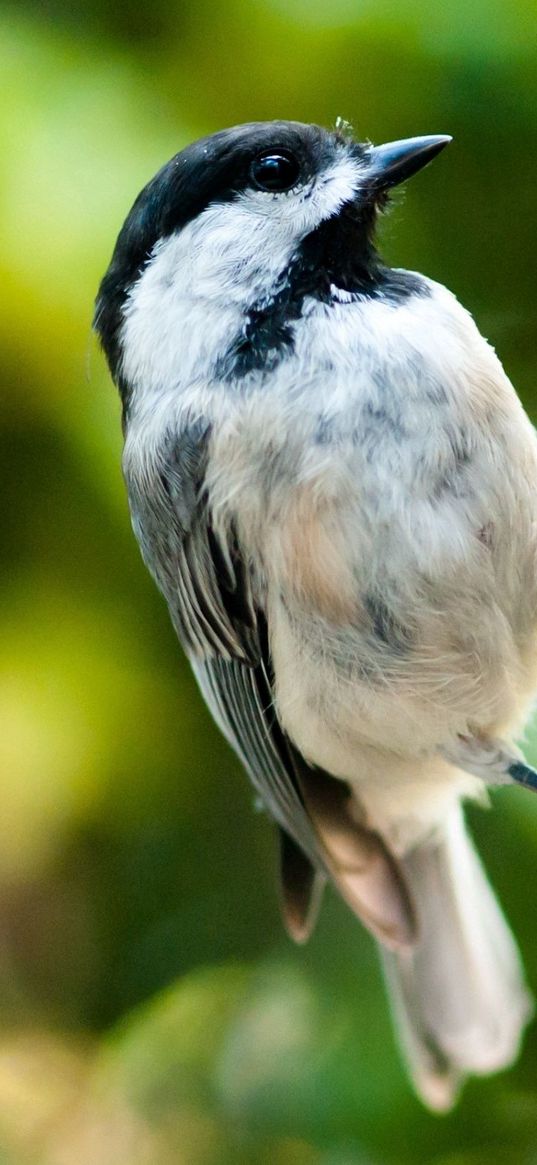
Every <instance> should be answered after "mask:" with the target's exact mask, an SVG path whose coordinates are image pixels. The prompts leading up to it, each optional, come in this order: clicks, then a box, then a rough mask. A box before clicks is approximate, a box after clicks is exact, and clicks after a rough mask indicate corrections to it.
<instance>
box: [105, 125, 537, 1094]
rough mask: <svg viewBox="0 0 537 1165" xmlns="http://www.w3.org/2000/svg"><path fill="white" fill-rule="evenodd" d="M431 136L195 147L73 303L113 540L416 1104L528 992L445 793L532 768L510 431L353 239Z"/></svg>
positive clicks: (520, 536)
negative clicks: (360, 980) (112, 415)
mask: <svg viewBox="0 0 537 1165" xmlns="http://www.w3.org/2000/svg"><path fill="white" fill-rule="evenodd" d="M449 140H450V139H449V138H448V137H421V138H412V139H410V140H408V141H400V142H393V143H391V144H389V145H384V146H377V147H373V146H371V145H363V144H359V143H357V142H355V141H353V140H352V138H351V135H350V133H349V131H348V129H347V128H346V127H345V126H340V127H339V128H338V129H337V130H336V132H328V131H326V130H324V129H321V128H319V127H318V126H313V125H302V124H299V123H297V122H287V121H274V122H267V123H252V124H248V125H243V126H237V127H235V128H233V129H228V130H224V131H223V132H221V133H217V134H215V135H214V136H212V137H208V138H205V139H203V140H202V141H198V142H195V143H194V144H193V145H191V146H189V147H188V148H187V149H185V150H183V151H182V152H181V153H179V154H177V156H176V157H174V158H172V160H171V161H170V162H169V163H168V164H167V165H166V166H164V167H163V169H162V170H160V171H159V173H158V174H157V175H156V177H155V178H154V179H153V180H152V181H151V182H150V183H149V184H148V185H147V186H146V187H145V189H144V190H143V191H142V193H141V194H140V196H139V197H138V199H137V200H136V202H135V203H134V206H133V208H132V210H131V211H130V214H129V215H128V217H127V219H126V222H125V224H124V226H123V228H122V230H121V233H120V235H119V238H118V241H117V244H116V248H115V251H114V254H113V257H112V261H111V263H110V266H109V268H108V271H107V273H106V275H105V276H104V279H103V281H102V283H101V287H100V290H99V295H98V299H97V310H96V316H95V327H96V329H97V332H98V334H99V336H100V339H101V342H102V345H103V347H104V350H105V352H106V355H107V358H108V362H109V365H110V369H111V372H112V376H113V378H114V380H115V381H116V384H117V385H118V388H119V390H120V393H121V396H122V400H123V410H124V427H125V453H124V472H125V477H126V482H127V487H128V493H129V499H130V506H131V511H132V520H133V525H134V530H135V533H136V537H137V538H138V541H139V543H140V546H141V550H142V554H143V556H144V559H145V562H146V564H147V566H148V567H149V570H150V571H151V573H152V574H153V576H154V578H155V580H156V582H157V584H158V586H159V587H160V589H161V591H162V592H163V594H164V596H165V598H166V601H167V603H168V606H169V609H170V613H171V617H172V621H173V624H174V626H175V629H176V631H177V633H178V635H179V638H180V639H181V642H182V643H183V645H184V647H185V650H186V651H187V653H188V656H189V658H190V661H191V664H192V667H193V669H194V672H195V674H196V677H197V680H198V682H199V685H200V687H201V690H202V692H203V695H204V696H205V699H206V701H207V703H208V705H209V708H210V709H211V711H212V713H213V716H214V718H215V720H216V721H217V723H218V724H219V726H220V728H221V729H222V731H223V733H224V734H225V736H226V737H227V739H228V741H229V742H230V744H231V745H232V747H233V748H234V749H235V751H236V752H237V753H238V755H239V757H240V759H241V761H242V763H243V765H244V767H245V768H246V770H247V772H248V773H249V776H250V778H251V780H252V782H253V784H254V786H255V788H256V790H257V793H258V795H259V797H260V799H261V801H262V802H263V804H264V805H265V807H266V809H267V810H268V812H269V814H270V815H271V816H272V817H273V818H274V820H275V822H276V823H277V826H278V830H279V837H280V857H281V861H280V868H281V884H282V909H283V916H284V919H285V922H286V925H287V928H288V930H289V932H290V934H291V935H292V936H293V937H294V938H295V939H297V940H298V941H301V940H304V939H305V938H307V936H308V934H309V933H310V931H311V929H312V927H313V925H314V922H315V917H316V913H317V907H318V904H319V898H320V892H321V890H322V887H323V885H324V883H325V881H326V880H327V879H329V880H331V881H332V882H333V883H334V884H335V885H336V886H337V888H338V890H339V892H340V894H341V895H342V897H343V898H344V899H345V901H346V902H347V903H348V904H349V906H350V907H351V909H352V910H353V911H354V912H355V914H356V915H357V916H358V917H359V918H360V919H361V921H362V922H363V923H364V924H365V925H366V926H367V927H368V928H369V930H370V931H372V933H373V934H374V935H375V937H376V938H377V939H378V941H379V943H380V947H381V950H382V953H383V962H384V966H385V971H386V977H387V981H388V983H389V987H390V990H391V995H392V1001H393V1007H394V1014H395V1017H396V1020H397V1026H398V1030H399V1036H400V1040H401V1044H402V1047H403V1050H404V1052H405V1055H406V1057H407V1060H408V1063H409V1067H410V1072H411V1074H412V1077H413V1080H414V1084H415V1087H416V1089H417V1091H418V1093H419V1094H420V1095H421V1097H422V1098H423V1100H424V1101H425V1103H426V1104H428V1105H429V1106H431V1107H432V1108H437V1109H445V1108H448V1107H449V1106H450V1105H451V1104H452V1103H453V1100H454V1098H455V1096H456V1094H457V1090H458V1087H459V1084H460V1082H461V1081H462V1079H463V1078H464V1076H465V1075H466V1074H467V1073H477V1074H485V1073H489V1072H494V1071H496V1070H497V1069H500V1068H502V1067H503V1066H505V1065H507V1064H509V1063H510V1062H511V1061H512V1060H513V1058H514V1056H515V1055H516V1053H517V1049H518V1045H519V1040H520V1035H521V1031H522V1029H523V1027H524V1024H525V1023H526V1021H527V1019H528V1017H529V1015H530V1013H531V1002H530V998H529V995H528V992H527V990H526V988H525V986H524V980H523V973H522V969H521V964H520V959H519V955H518V952H517V948H516V945H515V942H514V939H513V937H512V935H511V932H510V930H509V928H508V926H507V924H506V922H505V920H504V918H503V916H502V913H501V911H500V908H499V906H498V904H497V902H496V900H495V897H494V894H493V892H492V890H491V888H490V886H489V884H488V882H487V880H486V878H485V875H484V873H483V870H482V868H481V865H480V863H479V860H478V858H477V856H476V854H475V852H474V849H473V848H472V845H471V842H470V841H469V839H468V837H467V835H466V832H465V827H464V822H463V816H462V811H461V801H462V800H463V799H464V798H475V799H478V800H479V799H480V798H481V797H482V793H483V791H484V789H485V785H486V784H487V783H493V784H498V783H510V782H511V783H512V782H513V781H522V782H523V783H528V784H532V783H535V774H534V773H533V772H532V770H530V769H529V768H528V767H527V766H526V765H525V764H524V762H523V760H522V758H521V756H520V754H519V753H518V751H517V749H516V746H515V745H514V744H513V737H514V736H516V734H517V733H519V732H520V730H521V727H522V725H523V724H524V720H525V718H526V716H527V713H528V709H529V704H530V700H531V696H532V694H533V693H534V692H535V691H536V689H537V639H536V634H537V440H536V436H535V433H534V430H533V428H532V426H531V424H530V422H529V420H528V419H527V417H526V415H525V413H524V412H523V409H522V407H521V405H520V403H519V400H518V398H517V396H516V395H515V392H514V390H513V388H512V386H511V384H510V383H509V381H508V380H507V378H506V376H505V375H504V372H503V371H502V368H501V365H500V363H499V362H498V360H497V358H496V356H495V354H494V352H493V350H492V348H491V347H489V345H488V344H487V343H486V341H485V340H484V339H482V337H481V336H480V335H479V333H478V331H477V329H476V327H475V325H474V323H473V322H472V319H471V318H470V316H469V315H468V313H467V312H466V311H465V310H464V309H463V308H462V307H460V306H459V304H458V303H457V301H456V299H455V298H454V296H453V295H451V294H450V292H448V291H447V290H446V289H445V288H444V287H442V286H440V285H439V284H437V283H434V282H433V281H432V280H430V279H427V278H425V277H424V276H422V275H418V274H415V273H413V272H409V271H404V270H394V269H392V268H389V267H386V266H385V265H384V264H383V263H382V261H381V259H380V258H379V256H378V254H377V251H376V249H375V244H374V231H375V224H376V219H377V214H378V212H379V210H382V208H383V206H384V204H385V202H386V200H387V197H388V194H389V190H390V188H391V187H393V186H396V185H397V184H398V183H400V182H402V181H403V180H404V179H406V178H408V177H410V176H411V175H412V174H414V173H415V172H416V171H418V170H419V169H421V167H423V166H424V165H426V164H427V163H428V162H429V161H430V160H431V159H432V158H433V157H434V156H435V155H436V154H438V152H439V151H440V150H441V149H442V148H443V147H444V146H445V145H446V143H447V142H448V141H449Z"/></svg>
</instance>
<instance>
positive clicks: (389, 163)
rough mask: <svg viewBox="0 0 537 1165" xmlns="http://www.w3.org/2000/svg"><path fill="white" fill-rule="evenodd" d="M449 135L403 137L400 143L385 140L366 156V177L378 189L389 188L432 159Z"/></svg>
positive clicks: (410, 175) (450, 139)
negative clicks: (384, 143) (367, 157)
mask: <svg viewBox="0 0 537 1165" xmlns="http://www.w3.org/2000/svg"><path fill="white" fill-rule="evenodd" d="M450 141H452V138H450V137H449V135H448V134H438V135H435V136H431V137H423V138H405V140H404V141H401V142H387V143H386V145H385V146H373V148H372V149H371V151H370V155H369V167H368V175H367V176H368V178H369V179H370V180H371V181H373V182H374V184H375V186H376V187H377V189H378V190H388V189H389V188H390V187H391V186H398V185H399V183H400V182H404V181H405V180H406V179H407V178H411V177H412V175H413V174H416V173H417V172H418V170H421V169H422V168H423V166H427V165H428V164H429V162H432V160H433V158H436V155H437V154H439V153H440V150H443V149H444V146H447V144H448V142H450Z"/></svg>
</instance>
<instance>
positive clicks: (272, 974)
mask: <svg viewBox="0 0 537 1165" xmlns="http://www.w3.org/2000/svg"><path fill="white" fill-rule="evenodd" d="M0 40H1V68H0V87H1V90H2V94H1V100H0V141H1V151H0V156H1V162H0V172H1V181H0V202H1V209H0V221H1V231H2V243H1V247H0V298H1V311H0V331H1V346H2V351H3V358H4V359H3V363H4V373H3V388H2V392H1V396H0V445H1V448H0V480H1V499H2V523H1V551H2V558H3V570H2V574H1V580H0V586H1V589H2V599H3V602H2V606H1V628H0V767H1V781H2V787H1V794H0V1165H171V1163H172V1162H173V1163H175V1165H233V1163H237V1165H243V1163H244V1165H250V1163H257V1162H260V1163H261V1165H396V1163H402V1165H404V1163H406V1162H420V1163H421V1162H425V1163H427V1165H429V1163H432V1165H485V1163H486V1165H496V1163H500V1162H501V1163H502V1165H510V1163H512V1165H533V1163H537V1031H536V1029H535V1027H534V1028H533V1029H530V1031H529V1034H528V1037H527V1040H526V1043H525V1048H524V1051H523V1054H522V1056H521V1058H520V1061H519V1063H518V1065H517V1066H516V1067H515V1068H514V1069H513V1070H512V1071H511V1072H509V1073H506V1074H504V1075H503V1076H500V1077H497V1078H496V1079H493V1080H490V1081H486V1082H483V1081H481V1082H473V1083H471V1084H470V1085H469V1086H468V1088H467V1090H466V1092H465V1094H464V1096H463V1099H462V1102H461V1104H460V1106H459V1107H458V1108H457V1109H456V1111H455V1112H454V1113H453V1114H452V1115H451V1116H448V1117H444V1118H438V1117H433V1116H431V1115H428V1114H427V1113H426V1112H424V1111H423V1109H422V1108H421V1107H420V1106H419V1104H418V1102H417V1101H416V1100H415V1099H414V1097H413V1095H412V1093H411V1092H410V1089H409V1087H408V1084H407V1082H406V1080H405V1077H404V1074H403V1071H402V1069H401V1066H400V1063H399V1060H398V1058H397V1054H396V1050H395V1048H394V1043H393V1037H392V1034H391V1029H390V1023H389V1019H388V1015H387V1008H386V1002H385V999H384V996H383V990H382V984H381V981H380V975H379V969H378V966H377V960H376V955H375V952H374V949H373V944H372V942H371V940H370V938H369V937H368V936H367V935H365V934H364V933H363V932H362V931H361V929H360V927H359V926H358V925H357V924H356V922H355V920H354V919H353V918H352V917H351V916H350V914H349V913H348V911H346V909H345V908H344V906H343V905H342V904H341V903H340V902H338V901H336V899H335V897H334V896H333V895H331V894H328V895H327V898H326V902H325V906H324V910H323V914H322V918H321V921H320V925H319V927H318V930H317V933H316V934H315V936H314V938H313V940H312V941H311V943H310V945H309V946H308V947H307V948H305V949H295V948H293V947H292V946H291V944H290V943H289V941H288V940H287V939H286V938H285V936H284V935H283V932H282V929H281V926H280V923H279V919H278V916H277V902H276V894H275V889H274V856H273V852H272V840H273V839H272V831H271V828H270V826H269V824H268V823H267V821H266V820H265V819H264V818H263V817H262V816H260V815H259V814H256V813H255V812H254V809H253V804H252V795H251V792H250V789H249V787H248V785H247V781H246V779H245V777H244V775H243V774H242V773H241V772H240V770H239V766H238V764H237V763H236V761H235V760H234V758H233V756H232V755H231V754H230V753H229V751H228V749H227V747H226V746H225V745H224V743H223V742H222V740H221V739H220V738H219V736H218V734H217V731H216V729H215V728H214V727H213V725H212V723H211V721H210V719H209V716H208V714H207V712H206V711H205V709H204V707H203V706H202V702H201V699H200V697H199V696H198V694H197V692H196V690H195V687H194V684H193V682H192V679H191V678H190V675H189V673H188V669H187V667H186V665H185V661H184V659H183V658H182V656H181V653H180V651H179V648H178V646H177V644H176V642H175V640H174V636H173V634H172V631H171V628H170V626H169V623H168V617H167V613H166V610H165V608H164V605H163V603H162V601H161V600H160V598H159V596H158V594H157V593H156V591H155V589H154V587H153V584H152V583H151V581H150V579H149V577H148V576H147V575H146V573H145V571H144V569H143V567H142V564H141V561H140V559H139V555H138V551H137V548H136V546H135V543H134V539H133V537H132V535H131V532H130V526H129V518H128V514H127V508H126V503H125V497H124V492H123V486H122V481H121V475H120V468H119V463H120V452H121V437H120V418H119V406H118V401H117V399H116V394H115V392H114V389H113V387H112V385H111V383H110V382H109V379H108V376H107V373H106V369H105V367H104V361H103V359H102V357H101V356H100V354H99V352H98V350H97V346H96V344H95V341H94V340H93V339H92V337H91V331H90V321H91V314H92V300H93V297H94V294H95V291H96V287H97V284H98V281H99V278H100V276H101V274H102V272H103V270H104V268H105V266H106V264H107V262H108V259H109V255H110V252H111V248H112V245H113V242H114V239H115V236H116V234H117V231H118V229H119V226H120V224H121V221H122V219H123V217H124V215H125V213H126V212H127V210H128V207H129V206H130V204H131V202H132V200H133V198H134V196H135V195H136V193H137V192H138V190H139V188H140V187H141V186H142V185H143V184H144V183H145V182H146V181H147V180H148V178H149V177H150V176H151V175H152V173H153V172H154V171H155V170H156V168H157V167H158V166H159V165H160V164H161V163H162V162H163V161H165V160H166V159H167V158H168V157H170V156H171V155H172V154H173V153H175V152H176V150H178V149H179V148H181V147H182V146H183V145H185V144H186V143H187V142H188V141H189V140H192V139H193V138H195V137H197V136H199V135H200V134H202V133H207V132H211V131H212V130H216V129H217V128H221V127H222V126H224V125H228V124H232V123H234V122H238V121H244V120H251V119H255V118H273V117H290V118H298V119H301V120H312V121H318V122H321V123H324V124H328V125H331V124H334V121H335V119H336V117H337V116H338V115H341V116H343V117H344V118H346V119H348V120H350V121H352V123H353V124H354V126H355V128H356V131H357V133H358V134H360V135H362V136H363V137H369V138H371V139H373V140H374V141H377V142H379V141H385V140H390V139H393V138H398V137H404V136H409V135H414V134H422V133H451V134H453V135H454V138H455V141H454V144H453V145H452V146H451V147H450V149H449V151H447V152H446V153H445V154H444V155H443V156H442V158H441V159H439V160H438V162H436V163H435V164H434V165H433V166H432V167H431V168H430V169H428V170H427V171H426V172H424V173H423V174H421V175H420V176H419V177H417V178H416V179H415V180H413V181H412V182H411V183H410V184H409V186H408V190H407V192H406V194H405V195H404V196H403V197H401V198H399V199H398V205H397V206H396V208H395V210H394V212H393V213H392V214H391V216H390V217H388V218H387V220H386V221H385V223H384V227H383V250H384V253H385V255H386V256H387V258H389V259H390V260H391V261H393V262H394V263H395V264H399V265H405V266H409V267H411V268H415V269H418V270H423V271H425V272H426V273H427V274H429V275H431V276H433V277H434V278H436V279H439V280H440V281H442V282H445V283H447V284H448V285H449V286H450V287H451V288H452V289H453V290H454V291H455V292H456V293H457V294H458V295H459V296H460V298H461V299H462V301H463V302H464V303H465V304H466V305H467V306H468V307H469V308H470V309H471V310H472V311H473V313H474V314H475V317H476V320H477V322H478V324H479V326H480V328H481V330H482V331H483V332H484V333H485V335H486V336H488V337H489V338H490V339H491V340H492V342H493V343H494V345H495V346H496V348H497V350H498V352H499V354H500V356H501V358H502V360H503V361H504V363H505V365H506V368H507V370H508V372H509V374H510V375H511V376H512V378H513V380H514V382H515V384H516V386H517V388H518V390H519V392H520V393H521V395H522V398H523V400H524V402H525V404H526V406H527V407H528V409H529V410H530V411H531V410H532V409H535V410H537V395H536V388H535V372H536V359H537V357H536V347H537V345H536V334H535V317H536V308H537V302H536V301H537V291H536V278H535V271H536V256H535V250H536V245H535V206H536V194H535V191H536V188H537V86H536V70H537V20H536V16H535V9H534V0H509V3H506V2H505V0H465V2H464V3H463V2H462V0H444V2H443V3H437V2H436V0H433V2H432V3H429V4H424V3H422V2H419V0H399V2H397V3H396V2H395V0H326V2H323V0H290V2H288V3H286V2H285V0H252V2H250V3H243V4H240V3H238V2H236V3H233V2H232V0H231V2H228V3H223V4H217V3H216V4H215V3H214V2H213V3H210V2H208V0H198V2H197V3H196V4H192V5H185V4H181V3H179V2H178V0H166V3H165V2H164V0H153V2H152V3H151V4H148V5H145V4H143V3H142V2H141V0H140V2H139V3H133V4H127V5H125V6H122V5H121V4H117V5H116V4H114V5H112V4H109V3H108V2H107V0H90V2H89V3H87V4H84V5H82V4H80V3H76V2H73V3H69V2H68V0H41V2H40V3H38V2H37V0H35V3H30V2H23V0H18V2H17V3H16V4H13V6H11V7H9V6H7V5H6V4H4V5H3V6H2V7H1V9H0ZM531 752H532V733H531V730H530V731H529V733H528V753H529V755H531ZM534 757H535V751H534ZM471 819H472V826H473V828H474V831H475V833H476V835H477V837H478V841H479V844H480V848H481V851H482V852H483V853H484V856H485V859H486V862H487V865H488V867H489V869H490V872H491V875H492V877H493V880H494V882H495V885H496V886H497V888H498V891H499V894H500V897H501V899H502V901H503V902H504V904H505V906H506V908H507V911H508V913H509V916H510V918H511V920H512V922H513V925H514V927H515V930H516V932H517V934H518V936H519V939H520V942H521V945H522V949H523V952H524V957H525V961H526V965H527V970H528V975H529V978H530V982H532V983H533V986H534V988H537V909H536V904H535V893H534V887H535V886H536V885H537V880H536V877H535V871H536V864H537V798H536V799H532V797H531V796H530V795H529V794H528V795H526V794H524V793H523V792H519V791H517V790H515V791H513V792H511V791H507V792H502V793H499V794H497V795H496V796H495V798H494V812H493V813H490V814H485V813H480V812H478V811H473V812H472V814H471Z"/></svg>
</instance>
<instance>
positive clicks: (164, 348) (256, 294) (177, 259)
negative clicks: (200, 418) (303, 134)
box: [122, 149, 364, 397]
mask: <svg viewBox="0 0 537 1165" xmlns="http://www.w3.org/2000/svg"><path fill="white" fill-rule="evenodd" d="M363 174H364V168H363V166H361V165H360V163H359V162H358V161H357V160H356V159H354V158H352V157H351V156H350V155H349V154H347V153H346V152H344V150H343V149H342V151H341V155H340V156H339V157H337V158H336V159H335V160H334V161H333V162H332V163H331V165H330V166H328V167H327V168H326V170H325V171H324V172H323V173H321V174H320V175H318V176H317V177H316V178H315V179H314V180H312V181H311V182H310V183H308V184H307V185H306V186H302V187H299V188H298V189H295V190H291V191H289V192H288V193H286V194H277V195H274V194H269V193H265V192H264V191H261V190H255V189H252V190H249V191H247V192H245V193H243V194H241V195H240V196H239V197H238V198H237V199H236V200H235V201H233V202H223V203H213V204H212V205H211V206H209V207H208V208H207V210H205V211H203V212H202V213H201V214H200V215H198V217H197V218H195V219H193V221H192V222H190V223H187V225H186V226H185V227H184V228H183V230H181V231H179V232H178V234H176V235H171V236H170V237H169V238H166V239H163V240H162V241H161V242H159V243H157V245H156V247H155V248H154V251H153V253H152V256H151V258H150V259H149V261H148V264H147V266H146V267H145V269H144V271H143V272H142V274H141V275H140V277H139V279H138V280H137V282H136V283H135V284H134V286H133V288H132V289H131V291H130V293H129V296H128V299H127V303H126V307H125V323H124V326H123V334H122V339H123V352H124V356H123V364H122V371H123V374H124V375H125V377H126V379H127V380H128V381H129V383H130V384H131V385H133V386H134V387H135V388H137V389H138V393H139V394H143V395H144V396H146V397H147V396H148V395H150V394H151V393H153V392H155V391H158V392H159V393H160V392H162V390H163V389H166V388H171V387H172V386H174V385H175V386H177V385H178V384H179V383H182V384H184V383H185V382H189V381H190V382H191V381H192V379H193V378H194V377H195V378H197V379H200V378H201V379H203V378H204V377H205V378H207V377H209V376H210V375H211V373H212V370H213V369H214V364H215V361H216V360H217V359H218V357H219V356H220V355H222V354H223V353H224V352H225V351H227V349H228V347H229V344H230V342H231V340H232V339H233V336H234V335H235V334H236V333H237V331H238V330H239V328H240V326H241V323H242V321H243V320H244V315H245V312H246V311H247V309H248V308H249V307H250V306H251V305H252V304H253V303H255V302H256V301H258V302H260V301H261V302H262V301H263V300H264V299H268V298H269V297H270V296H272V295H273V294H274V289H275V285H276V283H277V281H278V279H279V277H280V276H281V274H282V272H284V271H285V270H286V268H287V266H288V265H289V262H290V260H291V258H292V256H293V254H294V252H295V251H296V249H297V247H298V246H299V244H300V242H301V241H302V239H303V238H304V237H305V236H306V235H308V234H309V233H310V232H311V231H313V230H315V229H316V228H317V227H318V226H320V224H321V223H322V222H324V221H326V220H327V219H329V218H332V217H333V216H334V215H335V214H337V213H338V211H339V210H340V209H341V207H342V206H343V205H344V203H346V202H348V201H349V200H350V199H352V198H353V197H355V195H356V192H357V191H358V190H359V188H360V183H361V181H362V180H363Z"/></svg>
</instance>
